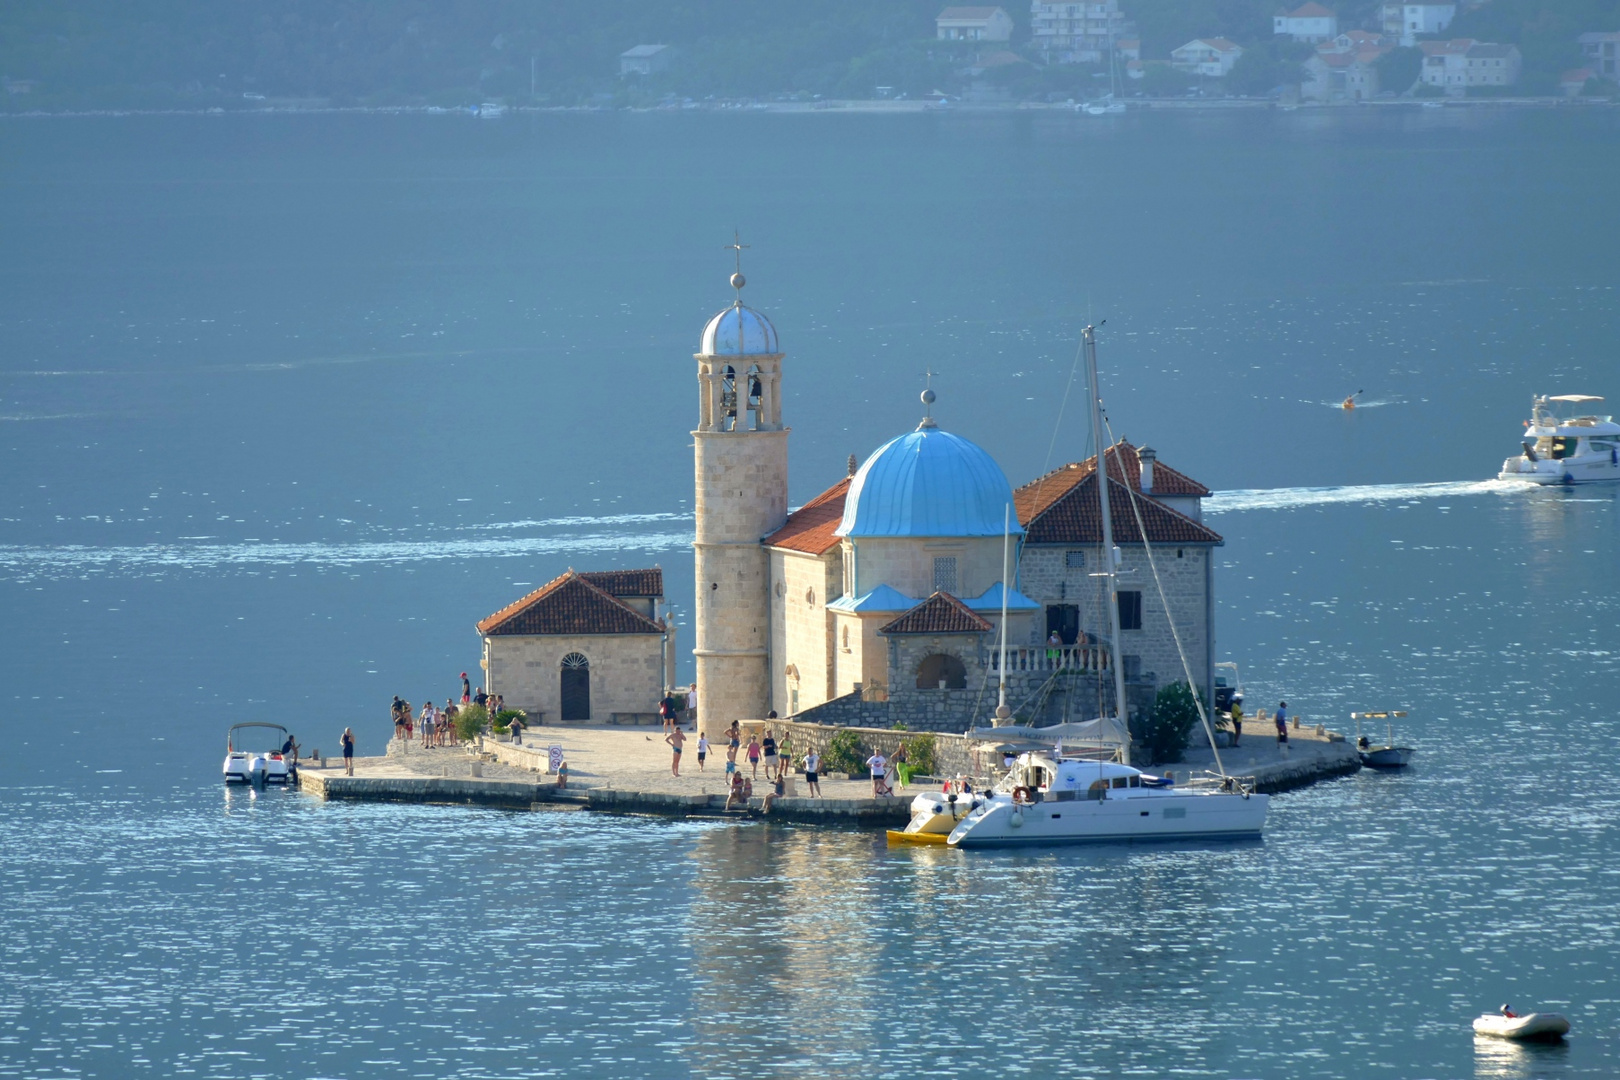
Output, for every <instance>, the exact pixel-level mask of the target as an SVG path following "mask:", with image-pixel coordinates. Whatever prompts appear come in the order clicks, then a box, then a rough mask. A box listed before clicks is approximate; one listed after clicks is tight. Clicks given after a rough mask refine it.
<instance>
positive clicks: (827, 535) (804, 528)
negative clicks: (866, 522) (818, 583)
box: [765, 476, 850, 555]
mask: <svg viewBox="0 0 1620 1080" xmlns="http://www.w3.org/2000/svg"><path fill="white" fill-rule="evenodd" d="M849 481H850V478H849V477H847V476H846V477H844V479H842V480H840V481H838V483H836V484H834V485H833V486H832V487H830V488H828V489H827V490H826V491H823V492H822V493H821V494H820V495H817V496H816V497H815V498H813V499H811V500H810V501H809V502H807V503H805V504H804V505H803V506H801V507H799V508H798V509H797V510H795V511H793V513H791V514H789V515H788V519H787V522H786V523H785V524H783V526H782V527H781V528H780V529H777V530H776V531H775V532H773V533H771V535H769V536H767V537H766V538H765V546H766V547H779V548H787V549H788V550H789V551H805V552H808V553H810V554H811V555H825V554H826V553H827V552H829V551H831V550H832V549H833V548H835V547H837V546H838V537H836V536H834V535H833V533H834V532H836V531H837V529H838V523H839V522H840V521H842V520H843V518H844V496H846V495H848V494H849Z"/></svg>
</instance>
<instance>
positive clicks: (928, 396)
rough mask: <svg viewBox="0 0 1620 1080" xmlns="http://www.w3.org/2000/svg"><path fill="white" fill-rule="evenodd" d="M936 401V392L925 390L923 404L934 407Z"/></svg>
mask: <svg viewBox="0 0 1620 1080" xmlns="http://www.w3.org/2000/svg"><path fill="white" fill-rule="evenodd" d="M934 400H935V399H934V392H933V391H932V390H924V391H923V392H922V403H923V404H924V405H932V404H933V403H934Z"/></svg>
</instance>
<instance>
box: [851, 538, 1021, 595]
mask: <svg viewBox="0 0 1620 1080" xmlns="http://www.w3.org/2000/svg"><path fill="white" fill-rule="evenodd" d="M851 546H852V548H853V550H854V552H855V568H854V574H853V576H854V579H855V580H854V585H853V587H854V590H855V593H856V595H862V594H864V593H868V592H871V591H872V590H873V589H875V588H877V587H878V586H879V585H887V586H889V587H890V588H893V589H898V590H899V591H901V592H903V593H905V594H906V595H907V596H914V597H916V598H917V599H919V600H920V599H922V598H923V597H925V596H930V595H932V594H933V592H934V559H936V558H941V557H944V558H954V559H955V560H956V588H954V589H948V590H946V591H948V592H949V593H951V595H953V596H956V597H959V598H970V597H974V596H979V595H982V594H983V593H984V591H985V590H986V589H988V588H990V586H992V585H994V584H995V583H996V582H998V581H1000V580H1001V567H1002V545H1001V537H999V536H974V537H951V538H943V537H942V538H939V539H925V538H914V537H905V538H901V537H895V538H892V539H891V538H888V537H863V538H861V539H859V540H856V541H853V543H852V545H851Z"/></svg>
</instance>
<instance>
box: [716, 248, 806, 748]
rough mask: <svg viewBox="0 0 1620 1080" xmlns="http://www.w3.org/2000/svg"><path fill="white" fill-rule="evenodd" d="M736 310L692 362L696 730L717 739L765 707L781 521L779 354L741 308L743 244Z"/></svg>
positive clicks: (770, 336)
mask: <svg viewBox="0 0 1620 1080" xmlns="http://www.w3.org/2000/svg"><path fill="white" fill-rule="evenodd" d="M732 247H733V248H734V249H735V250H736V251H737V254H738V269H737V273H735V274H733V275H732V276H731V285H732V288H734V289H736V290H737V299H736V301H735V302H734V303H733V304H732V305H731V306H730V307H728V308H726V309H725V310H724V311H722V312H720V313H719V314H718V315H716V316H715V317H714V318H712V319H710V320H709V325H708V326H706V327H705V328H704V330H703V345H702V349H701V350H700V351H699V352H698V353H697V354H696V357H695V359H696V360H697V363H698V426H697V430H696V431H694V432H692V445H693V458H694V464H695V466H696V497H695V499H694V500H693V502H694V510H695V513H696V515H697V540H696V542H695V543H694V544H693V545H692V546H693V547H694V548H695V549H696V550H697V598H696V599H697V602H696V604H695V605H694V607H693V614H694V622H695V624H696V625H695V626H694V630H695V635H694V636H695V638H696V644H695V646H694V647H693V650H692V655H693V656H694V657H696V659H697V708H698V726H699V727H700V728H702V729H703V730H704V731H706V732H707V733H708V736H709V738H710V739H711V740H712V739H718V738H719V736H720V733H721V732H722V731H723V730H725V728H726V726H727V725H729V724H730V723H731V721H733V720H755V719H760V718H762V717H763V716H764V715H765V712H766V710H767V709H769V708H770V687H771V680H770V650H769V645H770V571H769V563H768V561H767V558H766V553H765V548H764V546H763V545H761V543H760V541H761V540H763V539H764V538H765V537H766V536H769V535H770V534H771V533H773V532H775V531H776V530H777V529H779V528H781V527H782V524H783V522H785V521H786V520H787V437H788V429H787V428H785V427H783V426H782V351H781V349H779V348H778V347H777V342H776V328H775V327H774V326H772V325H771V322H770V320H769V319H767V318H766V317H765V316H763V315H761V314H760V313H759V312H757V311H754V310H753V309H752V308H749V307H745V306H744V305H743V302H742V289H743V285H744V284H745V281H744V279H743V276H742V266H741V254H742V245H740V244H733V245H732Z"/></svg>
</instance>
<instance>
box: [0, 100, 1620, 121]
mask: <svg viewBox="0 0 1620 1080" xmlns="http://www.w3.org/2000/svg"><path fill="white" fill-rule="evenodd" d="M1124 105H1125V106H1126V109H1127V112H1232V111H1245V112H1263V111H1272V112H1289V113H1293V112H1309V113H1312V114H1336V113H1354V112H1359V111H1361V110H1364V109H1376V110H1405V111H1410V110H1415V109H1425V108H1428V109H1434V108H1437V107H1438V108H1442V109H1493V108H1508V109H1544V110H1546V109H1553V110H1561V109H1571V108H1573V109H1602V108H1606V107H1616V106H1620V101H1609V100H1607V99H1604V98H1571V97H1500V98H1497V97H1491V98H1394V99H1390V98H1384V99H1379V100H1373V101H1356V102H1333V103H1317V102H1282V101H1276V100H1272V99H1270V98H1264V99H1261V98H1207V99H1200V98H1132V99H1129V100H1127V101H1125V102H1124ZM1083 109H1084V103H1079V104H1076V103H1072V102H1067V101H1063V102H1044V101H969V102H960V101H953V102H948V103H939V102H934V101H927V100H915V101H912V100H902V101H894V100H867V99H838V100H826V101H738V100H727V101H704V102H693V103H691V104H681V105H655V106H635V107H632V106H613V105H506V106H502V115H501V116H492V117H481V116H479V115H477V112H476V109H475V108H474V107H472V106H456V107H448V106H434V105H325V104H313V103H312V104H307V105H305V104H284V105H268V106H257V107H253V108H233V109H227V108H224V107H222V106H217V105H216V106H211V107H209V108H197V109H143V108H128V109H121V108H104V109H32V110H25V111H0V119H8V120H44V119H84V118H102V117H133V116H141V117H145V116H260V117H262V116H331V115H344V114H354V115H382V116H388V115H423V116H452V117H462V118H467V119H487V120H499V119H501V118H502V117H503V116H504V115H506V114H529V115H536V114H558V113H636V114H645V113H688V112H705V113H769V114H777V115H804V116H810V115H846V116H847V115H861V116H883V115H891V116H914V115H917V114H921V113H928V114H936V115H950V114H952V113H972V114H975V115H982V114H988V113H1028V112H1040V113H1075V114H1078V115H1081V116H1085V115H1086V114H1085V113H1084V111H1083ZM1088 119H1097V118H1096V117H1088ZM1104 119H1106V118H1104Z"/></svg>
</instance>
